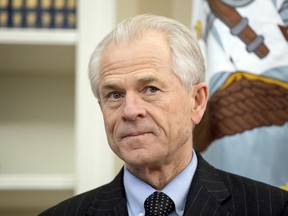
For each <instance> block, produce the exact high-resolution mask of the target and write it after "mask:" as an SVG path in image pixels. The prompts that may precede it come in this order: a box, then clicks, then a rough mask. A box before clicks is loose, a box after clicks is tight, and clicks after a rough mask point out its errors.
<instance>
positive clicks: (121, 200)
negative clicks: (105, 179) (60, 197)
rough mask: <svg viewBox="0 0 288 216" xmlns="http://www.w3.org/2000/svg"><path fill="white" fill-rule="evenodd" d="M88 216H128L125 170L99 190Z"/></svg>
mask: <svg viewBox="0 0 288 216" xmlns="http://www.w3.org/2000/svg"><path fill="white" fill-rule="evenodd" d="M86 215H88V216H96V215H101V216H125V215H127V216H128V212H127V206H126V199H125V190H124V186H123V169H122V170H121V171H120V173H119V174H118V175H117V176H116V177H115V179H114V180H113V181H112V182H111V183H109V184H107V185H106V186H103V189H102V190H99V193H98V194H97V195H96V196H95V198H94V200H93V203H92V205H91V206H90V208H89V209H88V211H87V213H86Z"/></svg>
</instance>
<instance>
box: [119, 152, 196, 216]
mask: <svg viewBox="0 0 288 216" xmlns="http://www.w3.org/2000/svg"><path fill="white" fill-rule="evenodd" d="M197 163H198V160H197V156H196V154H195V152H194V150H193V156H192V160H191V162H190V163H189V164H188V166H187V167H186V168H185V169H184V170H183V171H182V172H181V173H180V174H179V175H177V176H176V177H175V178H174V179H173V180H172V181H171V182H170V183H169V184H168V185H167V186H166V187H165V188H164V189H163V190H162V192H164V193H165V194H167V195H168V196H169V197H170V198H171V199H172V200H173V201H174V203H175V207H176V212H177V214H178V215H183V213H184V208H185V204H186V200H187V196H188V192H189V188H190V185H191V182H192V178H193V176H194V173H195V171H196V167H197ZM124 187H125V191H126V197H127V207H128V212H129V213H130V214H132V215H141V213H142V215H144V213H145V210H144V202H145V200H146V198H147V197H148V196H149V195H150V194H152V193H153V192H154V191H155V189H154V188H153V187H151V186H150V185H148V184H147V183H145V182H144V181H142V180H140V179H139V178H137V177H136V176H134V175H133V174H132V173H131V172H129V171H128V170H127V168H126V166H124ZM175 188H177V190H175ZM130 214H129V215H130Z"/></svg>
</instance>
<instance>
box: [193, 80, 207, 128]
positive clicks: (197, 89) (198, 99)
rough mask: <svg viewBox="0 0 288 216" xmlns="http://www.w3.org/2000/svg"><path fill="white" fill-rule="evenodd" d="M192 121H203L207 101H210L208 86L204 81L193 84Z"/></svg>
mask: <svg viewBox="0 0 288 216" xmlns="http://www.w3.org/2000/svg"><path fill="white" fill-rule="evenodd" d="M192 97H193V98H192V99H193V103H192V121H193V122H194V124H199V122H200V121H201V119H202V117H203V115H204V112H205V109H206V105H207V101H208V87H207V84H206V83H204V82H201V83H198V84H196V85H194V86H193V94H192Z"/></svg>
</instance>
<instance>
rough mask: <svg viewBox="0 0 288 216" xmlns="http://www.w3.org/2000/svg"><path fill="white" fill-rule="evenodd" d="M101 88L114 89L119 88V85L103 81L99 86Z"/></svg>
mask: <svg viewBox="0 0 288 216" xmlns="http://www.w3.org/2000/svg"><path fill="white" fill-rule="evenodd" d="M100 89H102V90H104V91H105V90H116V89H121V86H120V85H119V84H118V83H116V82H105V83H104V84H103V85H102V86H101V88H100Z"/></svg>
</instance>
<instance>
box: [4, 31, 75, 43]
mask: <svg viewBox="0 0 288 216" xmlns="http://www.w3.org/2000/svg"><path fill="white" fill-rule="evenodd" d="M76 41H77V30H76V29H20V28H15V29H8V28H0V44H38V45H39V44H41V45H75V44H76Z"/></svg>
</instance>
